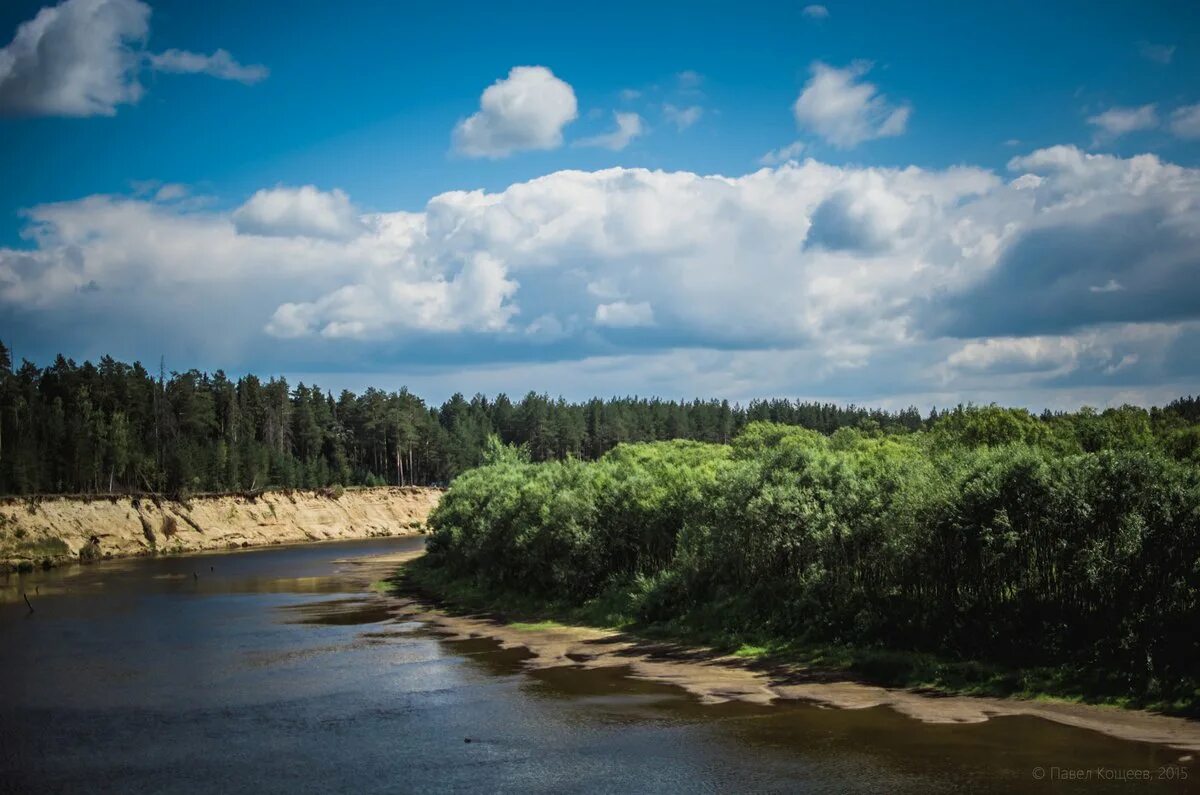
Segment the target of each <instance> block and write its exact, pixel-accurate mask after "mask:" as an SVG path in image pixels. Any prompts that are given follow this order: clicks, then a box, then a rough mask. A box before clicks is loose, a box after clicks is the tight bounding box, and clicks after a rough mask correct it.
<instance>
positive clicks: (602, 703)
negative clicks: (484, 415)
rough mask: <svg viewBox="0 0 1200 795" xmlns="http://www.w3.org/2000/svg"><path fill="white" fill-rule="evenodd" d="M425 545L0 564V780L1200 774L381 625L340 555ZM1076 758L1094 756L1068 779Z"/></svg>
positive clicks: (989, 788)
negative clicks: (742, 695) (730, 695)
mask: <svg viewBox="0 0 1200 795" xmlns="http://www.w3.org/2000/svg"><path fill="white" fill-rule="evenodd" d="M422 543H423V542H422V540H421V539H419V538H408V539H387V540H372V541H361V542H348V543H336V544H316V545H309V546H299V547H275V548H271V549H267V550H261V551H248V552H238V553H230V554H220V555H203V556H194V557H178V558H156V559H141V560H131V561H109V562H105V563H99V564H96V565H93V566H86V567H81V566H76V567H68V568H65V569H58V570H53V571H49V572H36V573H33V574H27V575H15V574H14V575H10V576H9V577H8V578H7V579H5V578H4V577H3V576H2V575H0V790H4V791H13V792H114V791H116V792H137V793H146V792H186V793H204V792H254V793H261V792H355V793H360V792H421V791H435V792H443V791H485V792H495V791H513V792H596V791H606V792H647V791H655V792H731V791H780V792H830V793H844V792H891V793H901V792H914V793H927V792H958V791H972V792H1057V791H1072V792H1079V791H1088V792H1104V791H1113V792H1157V791H1176V792H1182V791H1194V790H1196V789H1197V786H1198V785H1200V780H1197V779H1200V769H1197V768H1195V767H1193V768H1192V769H1191V770H1190V771H1188V772H1191V773H1192V774H1193V779H1192V780H1189V781H1179V780H1178V779H1166V778H1160V776H1164V775H1168V774H1164V773H1163V772H1162V771H1163V769H1164V768H1166V767H1167V766H1173V765H1176V764H1177V761H1178V759H1179V757H1180V752H1178V751H1172V750H1170V749H1166V748H1162V747H1159V746H1155V745H1149V744H1141V743H1131V742H1123V741H1119V740H1114V739H1111V738H1108V737H1105V736H1103V735H1100V734H1096V733H1093V732H1087V731H1082V730H1077V729H1071V728H1068V727H1065V726H1060V725H1057V724H1053V723H1050V722H1046V721H1042V720H1039V719H1035V718H1026V717H1009V718H998V719H994V720H991V721H988V722H986V723H982V724H971V725H927V724H922V723H918V722H916V721H913V720H911V719H908V718H905V717H903V716H900V715H898V714H896V713H895V712H892V711H890V710H888V709H886V708H875V709H866V710H831V709H821V708H818V707H815V706H810V705H803V704H783V705H776V706H771V707H762V706H753V705H747V704H722V705H715V706H714V705H702V704H700V703H698V702H697V701H696V700H695V699H694V698H693V697H691V696H689V695H687V694H686V693H684V692H683V691H681V690H678V689H676V688H673V687H669V686H666V685H658V684H654V683H648V682H639V681H635V680H632V679H629V678H627V677H625V676H623V675H621V672H620V671H614V670H596V671H586V670H577V669H555V670H549V671H540V672H536V673H531V672H528V671H526V670H525V669H524V668H523V667H522V665H521V660H522V659H523V657H524V656H525V653H523V652H522V651H520V650H503V649H500V648H499V647H498V645H497V644H496V643H495V642H493V641H490V640H485V639H479V640H471V641H449V640H445V639H444V638H441V637H439V636H437V635H436V634H434V633H432V632H431V631H429V630H427V629H425V628H423V627H422V626H420V625H417V624H412V623H403V622H398V621H396V620H394V619H393V618H392V617H391V616H390V615H389V613H388V610H387V608H386V603H385V601H384V600H382V599H380V598H379V597H377V596H376V595H374V594H373V593H372V592H371V591H370V590H369V589H368V585H367V583H369V580H370V577H371V576H381V575H382V573H383V570H382V569H380V570H379V571H371V570H370V568H369V567H364V566H363V565H361V564H355V563H354V562H352V561H351V560H350V559H353V558H356V557H363V556H372V555H380V554H391V553H397V552H402V551H405V550H409V549H415V548H419V547H420V545H421V544H422ZM365 575H369V576H365ZM22 593H27V594H28V595H29V598H30V601H31V603H32V605H33V608H34V612H32V613H30V612H29V610H28V608H27V607H26V605H25V602H24V601H23V599H22V596H21V594H22ZM467 740H469V742H467ZM1192 764H1193V765H1194V763H1192ZM1096 769H1100V770H1096ZM1128 769H1134V770H1139V771H1149V774H1150V775H1151V780H1150V781H1132V782H1131V781H1130V780H1129V779H1128V778H1126V779H1125V780H1123V781H1121V780H1106V779H1105V778H1104V776H1119V775H1127V774H1124V773H1120V772H1116V771H1121V770H1128ZM1173 769H1174V770H1175V772H1174V773H1170V774H1169V775H1177V773H1178V768H1173ZM1075 770H1079V771H1087V770H1093V771H1094V772H1093V773H1092V774H1090V777H1089V778H1088V779H1085V780H1084V781H1083V782H1078V781H1074V782H1073V781H1069V780H1066V778H1065V776H1066V775H1067V773H1066V772H1065V771H1075ZM1106 771H1107V772H1106ZM1039 772H1040V775H1041V776H1042V777H1041V778H1037V776H1038V775H1039Z"/></svg>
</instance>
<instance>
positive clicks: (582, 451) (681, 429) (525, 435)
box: [0, 344, 1198, 494]
mask: <svg viewBox="0 0 1200 795" xmlns="http://www.w3.org/2000/svg"><path fill="white" fill-rule="evenodd" d="M13 365H14V363H13V362H12V361H11V360H10V355H9V352H8V350H7V349H6V348H5V347H4V346H3V344H0V493H2V494H29V493H98V492H113V491H117V492H126V491H155V492H163V493H178V492H181V491H189V492H197V491H244V490H254V489H261V488H271V487H275V488H280V487H283V488H317V487H325V486H332V485H339V484H340V485H346V486H351V485H384V484H394V485H430V484H445V483H448V482H449V481H450V480H452V479H453V478H454V477H455V476H456V475H458V474H459V473H461V472H464V471H466V470H468V469H471V468H472V467H475V466H478V465H479V464H480V463H481V462H482V461H483V459H484V455H485V451H486V450H487V446H488V440H489V438H491V437H492V436H496V437H498V438H499V439H500V440H501V441H502V442H504V443H506V444H510V445H517V446H521V447H523V448H524V449H526V450H527V451H528V454H529V456H530V458H531V459H532V460H533V461H548V460H563V459H566V458H579V459H584V460H595V459H597V458H599V457H600V456H602V455H604V453H606V452H607V451H609V450H612V449H613V448H614V447H616V446H617V445H618V444H622V443H625V442H644V441H660V440H668V439H690V440H694V441H703V442H713V443H727V442H728V441H729V440H730V439H732V438H733V437H734V436H736V435H737V434H738V433H740V432H741V431H742V429H743V428H745V427H746V425H747V424H749V423H751V422H757V421H771V422H777V423H782V424H786V425H798V426H801V427H805V428H810V429H813V430H816V431H820V432H821V433H826V434H828V433H833V432H834V431H836V430H838V429H839V428H846V427H855V428H861V429H863V430H864V431H867V432H872V431H874V430H879V431H882V432H885V433H889V434H903V433H911V432H914V431H918V430H921V429H927V428H929V427H932V426H933V425H935V424H937V423H940V422H941V421H942V420H943V418H944V417H945V416H952V415H953V412H951V414H950V415H945V414H940V413H938V412H937V410H936V409H935V410H934V411H933V412H932V413H931V414H930V415H929V416H927V417H922V415H921V413H920V412H919V411H918V410H917V409H916V408H908V409H904V410H902V411H898V412H889V411H884V410H880V409H867V408H863V407H859V406H837V405H834V404H831V403H803V402H794V401H789V400H771V401H753V402H751V403H749V404H748V405H746V406H740V405H736V404H730V403H729V402H728V401H716V400H708V401H701V400H695V401H692V402H683V401H669V400H659V399H644V398H631V397H624V398H612V399H608V400H601V399H593V400H589V401H586V402H582V403H568V402H567V401H565V400H562V399H561V398H559V399H557V400H555V399H551V398H550V397H548V396H547V395H539V394H536V393H532V392H531V393H529V394H528V395H526V396H525V397H523V398H521V399H520V400H519V401H515V402H514V401H513V400H510V399H509V398H508V397H507V396H505V395H497V396H496V397H495V398H494V399H489V398H487V397H484V396H483V395H476V396H475V397H473V398H471V399H469V400H468V399H466V398H465V397H463V396H462V395H461V394H459V395H454V396H453V397H452V398H450V399H449V400H447V401H446V402H445V403H443V404H441V405H440V406H429V405H426V403H425V402H424V401H423V400H421V399H420V398H419V397H417V396H416V395H413V394H412V393H410V392H408V391H406V390H404V389H401V390H399V391H397V392H384V391H381V390H378V389H368V390H366V391H365V392H362V393H361V394H355V393H353V392H349V391H343V392H341V393H340V394H338V395H337V396H335V395H333V394H332V393H330V392H328V391H325V390H323V389H321V388H320V387H318V386H316V385H305V384H297V385H296V386H294V387H293V386H291V385H290V384H288V382H287V381H286V380H284V379H282V378H271V379H268V380H263V379H260V378H258V377H257V376H254V375H247V376H243V377H241V378H239V379H237V380H234V379H231V378H229V377H227V376H226V375H225V374H224V373H223V372H221V371H217V372H215V373H212V374H209V373H203V372H199V371H196V370H188V371H186V372H182V373H180V372H172V373H166V372H164V371H163V368H161V367H160V368H159V370H158V372H153V373H152V372H149V371H147V369H146V368H145V367H143V366H142V365H141V364H137V363H135V364H132V365H130V364H125V363H122V362H118V361H115V360H114V359H112V358H110V357H105V358H103V359H101V360H100V361H99V362H98V363H95V364H93V363H91V362H84V363H83V364H81V365H80V364H76V363H75V362H73V361H71V360H70V359H66V358H63V357H61V356H60V357H58V358H57V359H56V360H55V361H54V363H53V364H51V365H50V366H48V367H44V368H39V367H38V366H36V365H34V364H32V363H30V362H28V361H26V362H23V363H21V364H20V365H19V366H17V367H16V368H15V370H14V366H13ZM1172 406H1173V407H1174V406H1175V404H1172ZM1187 411H1191V412H1192V413H1193V415H1194V414H1195V413H1197V411H1198V409H1197V406H1196V404H1195V402H1190V403H1183V402H1180V403H1179V405H1178V406H1177V407H1175V408H1169V410H1167V411H1158V410H1155V411H1154V412H1153V414H1152V424H1153V426H1154V428H1155V429H1159V430H1161V429H1162V428H1165V427H1169V426H1171V423H1173V422H1176V421H1177V420H1178V419H1179V416H1180V412H1185V413H1186V412H1187ZM1189 416H1190V415H1189ZM1056 417H1057V415H1051V414H1046V415H1044V417H1043V418H1042V422H1043V423H1044V424H1047V425H1052V424H1053V423H1054V422H1056V421H1058V420H1057V419H1056ZM1095 417H1096V418H1097V420H1096V422H1097V423H1099V424H1098V425H1097V428H1101V429H1103V428H1107V427H1108V424H1109V421H1108V420H1104V421H1103V422H1101V421H1100V420H1099V419H1098V418H1099V417H1100V415H1095ZM1077 421H1078V422H1082V420H1077ZM1097 432H1105V433H1106V432H1108V431H1105V430H1101V431H1097ZM1099 443H1100V442H1099V441H1093V442H1089V443H1088V444H1092V445H1094V444H1099Z"/></svg>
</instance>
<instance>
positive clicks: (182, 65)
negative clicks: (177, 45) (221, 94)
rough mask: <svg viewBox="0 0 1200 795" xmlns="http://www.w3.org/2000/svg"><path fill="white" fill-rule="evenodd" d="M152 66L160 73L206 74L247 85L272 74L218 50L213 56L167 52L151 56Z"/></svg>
mask: <svg viewBox="0 0 1200 795" xmlns="http://www.w3.org/2000/svg"><path fill="white" fill-rule="evenodd" d="M150 64H151V65H152V66H153V67H154V68H155V69H157V70H158V71H160V72H177V73H182V74H206V75H210V76H211V77H217V78H220V79H222V80H236V81H238V82H239V83H245V84H247V85H250V84H252V83H257V82H259V81H261V80H265V79H266V77H267V75H268V74H270V70H268V69H267V67H265V66H263V65H261V64H251V65H249V66H245V65H242V64H240V63H238V62H237V60H236V59H235V58H234V57H233V56H232V55H230V54H229V53H228V52H227V51H226V50H217V51H216V52H214V53H213V54H212V55H204V54H202V53H195V52H188V51H187V50H167V51H166V52H161V53H155V54H152V55H150Z"/></svg>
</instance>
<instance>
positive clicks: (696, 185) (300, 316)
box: [0, 147, 1200, 403]
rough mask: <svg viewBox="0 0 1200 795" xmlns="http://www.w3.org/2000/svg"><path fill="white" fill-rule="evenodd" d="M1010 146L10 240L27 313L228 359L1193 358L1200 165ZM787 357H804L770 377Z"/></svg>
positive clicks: (147, 211)
mask: <svg viewBox="0 0 1200 795" xmlns="http://www.w3.org/2000/svg"><path fill="white" fill-rule="evenodd" d="M1010 166H1011V168H1012V169H1013V170H1014V171H1016V172H1018V173H1017V174H1016V175H1014V176H1015V177H1016V178H1015V179H1012V180H1008V179H1001V178H1000V177H999V176H998V175H996V174H994V173H992V172H990V171H987V170H983V169H977V168H951V169H946V170H935V171H929V170H924V169H920V168H915V167H910V168H901V169H882V168H862V167H854V166H832V165H828V164H824V163H820V162H818V161H815V160H811V159H810V160H807V161H805V162H804V163H802V164H796V163H789V164H786V165H783V166H780V167H778V168H773V169H770V168H764V169H760V170H758V171H755V172H753V173H749V174H745V175H742V176H735V177H729V176H721V175H711V176H701V175H697V174H692V173H688V172H662V171H648V170H645V169H629V168H611V169H605V170H602V171H595V172H583V171H561V172H556V173H552V174H548V175H546V176H543V177H540V178H537V179H533V180H529V181H527V182H519V183H516V184H513V185H511V186H509V187H508V188H506V189H505V190H503V191H499V192H485V191H481V190H480V191H455V192H449V193H444V194H441V195H438V196H435V197H433V198H431V199H430V200H429V202H428V203H427V204H426V206H425V207H424V208H423V209H422V210H421V211H420V212H388V213H374V214H365V213H362V212H361V211H358V210H355V209H354V207H353V203H352V202H351V201H350V199H349V197H347V196H345V194H342V193H340V192H338V191H330V192H322V191H318V190H317V189H315V188H312V187H306V188H275V189H268V190H264V191H262V192H260V193H258V194H255V195H254V196H252V197H250V199H249V200H248V201H247V202H246V203H245V204H244V205H243V206H242V207H241V208H238V209H236V210H233V211H223V210H219V209H214V208H213V207H212V206H208V207H197V206H195V205H192V204H190V203H188V202H180V201H172V202H168V203H162V202H157V201H154V200H153V199H152V198H150V197H151V196H152V195H153V191H154V190H156V189H157V186H155V187H150V188H147V192H146V193H145V194H144V195H145V198H141V199H131V198H122V197H114V196H94V197H88V198H85V199H81V200H78V201H73V202H63V203H59V204H48V205H42V206H39V207H34V208H32V209H31V210H29V212H28V216H27V217H28V220H29V225H28V227H27V229H26V230H25V236H26V239H27V241H28V242H27V243H26V244H25V245H24V246H23V247H20V248H0V313H2V314H0V316H2V317H4V318H5V320H6V323H5V325H6V327H9V326H11V327H15V328H19V329H26V330H29V333H30V334H34V333H37V332H39V331H41V330H43V329H53V330H54V331H53V333H54V335H55V336H54V337H53V339H54V340H55V341H56V343H57V344H64V343H62V342H59V341H61V340H66V339H67V337H65V336H64V335H70V334H75V333H78V334H80V335H84V334H86V336H85V337H80V339H79V341H78V343H77V344H78V345H79V346H80V348H82V349H83V350H86V349H87V348H86V346H87V345H89V344H96V345H98V344H99V341H103V342H104V343H105V345H106V346H111V347H112V348H114V349H117V348H118V347H119V346H118V343H120V341H121V340H122V339H125V338H127V339H128V343H127V344H128V345H129V346H131V347H132V346H137V345H143V346H144V345H146V342H145V340H147V339H152V340H154V346H155V347H154V350H151V351H149V352H148V353H145V354H143V355H156V354H157V353H158V352H159V351H160V350H162V349H165V350H166V351H167V352H168V354H170V352H171V351H172V350H183V351H185V352H187V353H186V355H187V356H189V357H197V356H203V357H204V358H203V359H202V360H203V361H206V362H211V363H213V364H217V365H220V366H225V367H227V368H232V367H234V366H236V365H238V364H239V362H242V361H244V359H241V358H239V357H246V356H249V355H252V352H253V351H259V352H260V354H259V355H264V356H271V357H280V356H285V355H286V356H289V357H291V358H290V359H288V361H291V362H293V366H294V363H295V362H297V361H302V360H304V359H305V357H310V358H312V359H313V360H315V361H321V362H328V361H330V360H333V359H336V360H337V361H339V362H345V361H347V360H349V359H353V358H354V357H355V356H361V357H363V359H365V360H368V361H371V362H375V363H376V364H377V365H380V363H386V362H397V361H402V362H403V361H406V362H413V361H422V360H424V361H428V360H429V358H431V357H436V359H437V360H438V361H441V362H442V363H443V366H445V367H451V366H455V365H456V364H461V363H462V362H463V361H465V359H464V358H463V356H464V355H465V354H462V353H461V352H460V353H457V354H456V353H455V351H456V350H457V351H461V350H464V349H465V347H459V348H455V347H454V346H455V345H458V346H474V350H476V351H486V352H488V353H487V354H486V355H487V356H492V357H494V358H492V359H486V361H487V362H488V364H489V366H500V364H501V363H503V362H505V361H508V362H512V361H517V360H521V359H522V357H526V358H527V357H528V355H529V354H527V353H526V354H521V353H519V352H520V351H521V349H522V348H523V347H525V346H544V345H546V344H548V343H551V342H552V343H553V345H554V346H555V351H556V354H555V355H556V356H561V357H566V358H568V359H575V360H578V361H579V362H582V361H584V360H585V359H586V360H594V357H595V356H596V355H597V354H600V353H603V354H605V355H615V354H619V356H620V357H621V360H622V361H623V362H627V361H628V360H629V359H635V360H637V361H639V362H642V364H639V365H637V366H630V367H628V373H630V374H631V375H629V376H628V377H630V378H632V377H634V376H633V375H632V374H633V373H636V374H637V377H638V378H642V379H644V380H643V381H642V384H643V385H646V386H648V387H654V386H656V385H659V386H661V385H664V384H667V385H669V384H670V383H671V380H672V379H676V380H675V383H677V384H678V383H682V384H693V383H694V384H696V385H697V391H698V392H705V391H710V390H709V389H708V387H711V386H713V385H714V384H718V382H719V381H720V379H721V378H727V379H728V383H727V384H726V386H723V387H721V388H720V391H719V393H720V394H730V393H732V394H733V395H735V396H736V395H742V396H744V395H746V394H763V392H764V391H766V390H768V389H769V387H768V386H764V384H779V385H788V386H789V389H788V390H787V391H788V392H791V393H793V394H794V393H795V389H796V388H797V387H803V388H812V389H818V388H819V389H820V390H821V391H822V393H823V394H826V395H847V396H849V397H851V398H853V399H864V398H867V397H871V396H872V395H881V394H884V395H901V394H914V395H915V394H934V393H936V394H937V395H939V397H938V401H939V403H944V402H946V400H945V397H946V396H947V395H960V396H966V395H970V394H974V392H973V391H972V390H976V389H978V390H982V391H984V392H986V389H985V387H986V386H988V383H992V384H996V387H995V388H996V389H999V390H1000V392H999V393H997V394H1001V393H1002V394H1006V395H1007V394H1011V395H1017V394H1019V393H1020V390H1021V389H1023V388H1033V387H1031V386H1030V385H1031V384H1033V385H1035V386H1036V384H1049V381H1048V380H1047V379H1049V378H1051V377H1053V378H1057V379H1068V380H1070V379H1074V381H1072V384H1074V386H1072V388H1073V389H1074V388H1078V389H1079V390H1086V389H1092V388H1095V387H1096V385H1097V384H1105V383H1107V384H1112V383H1115V381H1114V379H1116V380H1122V379H1123V381H1122V383H1127V384H1132V385H1134V386H1137V385H1143V386H1146V385H1161V384H1166V383H1179V382H1180V381H1186V379H1187V378H1188V377H1189V374H1190V376H1191V377H1192V378H1193V382H1194V375H1195V371H1194V364H1192V365H1188V364H1187V360H1186V359H1185V360H1180V359H1179V358H1178V357H1179V356H1181V355H1183V354H1181V353H1178V352H1179V351H1182V352H1186V351H1188V350H1193V349H1194V348H1195V345H1193V344H1185V342H1184V340H1185V336H1181V335H1191V336H1186V339H1187V340H1191V341H1193V342H1195V343H1196V344H1200V336H1198V335H1200V331H1197V326H1200V322H1198V321H1200V279H1197V278H1196V275H1197V274H1196V268H1197V267H1200V264H1198V263H1200V237H1198V236H1197V235H1196V233H1195V230H1196V229H1198V228H1200V171H1198V170H1195V169H1188V168H1183V167H1180V166H1176V165H1172V164H1170V163H1164V162H1162V161H1160V160H1158V159H1157V158H1156V157H1154V156H1150V155H1143V156H1138V157H1133V158H1118V157H1114V156H1111V155H1096V154H1088V153H1086V152H1081V151H1080V150H1078V149H1076V148H1074V147H1051V148H1049V149H1044V150H1039V151H1037V152H1033V153H1030V154H1027V155H1024V156H1021V157H1017V158H1014V159H1013V160H1012V161H1011V163H1010ZM1026 177H1028V178H1026ZM1039 257H1041V259H1039ZM1113 285H1118V286H1119V287H1120V289H1114V287H1113ZM1093 288H1096V289H1093ZM214 307H220V308H221V310H222V318H223V319H222V324H223V325H222V333H221V334H220V335H214V334H212V333H211V322H212V321H211V318H212V312H213V308H214ZM101 327H102V328H104V330H105V332H104V334H103V335H99V334H97V333H96V329H98V328H101ZM634 328H635V329H637V333H636V334H631V333H627V332H622V331H621V329H634ZM1114 329H1119V332H1118V331H1114ZM43 333H44V332H43ZM6 341H7V340H6ZM172 346H173V347H172ZM431 346H434V347H431ZM439 346H440V347H439ZM25 347H26V348H29V347H30V346H29V345H26V346H25ZM68 349H69V350H79V349H76V348H68ZM667 349H672V350H674V351H677V353H674V354H672V355H666V354H664V353H662V351H664V350H667ZM262 351H266V352H268V353H261V352H262ZM428 351H434V352H432V353H426V352H428ZM1172 351H1176V352H1177V353H1172ZM422 356H424V357H426V358H425V359H422V358H421V357H422ZM471 356H472V357H473V359H472V360H473V361H480V355H479V354H478V353H473V354H471ZM510 356H511V357H512V358H507V357H510ZM643 356H645V357H646V358H644V359H643V358H639V357H643ZM1172 356H1174V357H1176V358H1174V359H1173V358H1171V357H1172ZM456 357H457V358H456ZM655 357H657V358H655ZM271 361H277V359H275V358H273V359H271ZM613 361H615V360H613ZM781 361H785V362H788V363H789V365H788V367H791V368H792V371H793V372H797V373H799V372H803V373H804V374H805V377H804V379H803V380H802V381H800V380H795V379H793V380H791V381H787V380H786V379H785V377H784V375H779V376H778V377H775V376H774V375H771V376H770V377H766V376H764V368H765V369H766V370H772V369H780V370H786V369H788V367H781V366H780V365H779V364H778V363H779V362H781ZM1180 361H1182V362H1183V363H1182V364H1181V363H1180ZM698 362H707V364H705V365H704V367H703V368H700V369H697V368H699V365H698V364H697V363H698ZM771 362H774V364H771ZM380 366H381V365H380ZM1189 366H1190V367H1191V368H1192V369H1191V370H1188V369H1187V368H1188V367H1189ZM567 367H568V366H567V365H566V364H564V365H563V368H567ZM589 367H590V365H589ZM578 368H582V369H579V370H578V372H583V371H585V370H587V371H588V372H592V371H591V370H588V368H587V367H585V366H584V365H582V364H579V365H578ZM756 368H758V369H757V371H756ZM565 371H566V370H565V369H564V372H565ZM995 373H1001V375H1002V380H1001V381H994V380H993V381H989V382H987V383H985V380H986V379H993V378H994V374H995ZM1051 373H1053V374H1054V375H1053V376H1051V375H1050V374H1051ZM581 377H582V376H581ZM625 377H626V376H625V375H624V374H623V375H622V376H621V378H622V379H624V378H625ZM620 382H621V383H625V381H624V380H621V381H620ZM1023 385H1024V386H1023ZM475 386H476V385H475V384H474V383H473V384H472V388H475ZM526 386H527V387H531V388H532V387H539V386H540V387H543V388H544V387H545V386H547V384H538V383H527V384H526ZM551 386H556V385H555V384H551ZM635 386H636V384H635ZM1038 388H1043V387H1038ZM1155 388H1156V389H1157V388H1158V387H1157V386H1155ZM1044 389H1047V390H1049V389H1066V386H1062V385H1058V386H1045V387H1044ZM1005 390H1011V391H1005ZM643 391H644V390H643ZM667 391H668V392H670V393H671V394H678V393H679V389H670V390H667ZM712 391H716V390H712ZM776 394H778V393H776ZM1072 394H1083V391H1080V392H1078V393H1072ZM997 399H999V398H997Z"/></svg>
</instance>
